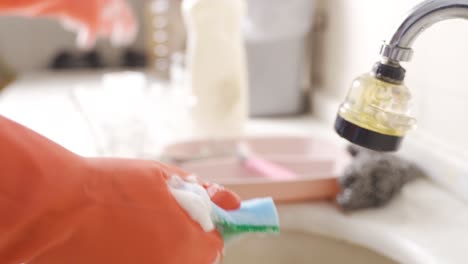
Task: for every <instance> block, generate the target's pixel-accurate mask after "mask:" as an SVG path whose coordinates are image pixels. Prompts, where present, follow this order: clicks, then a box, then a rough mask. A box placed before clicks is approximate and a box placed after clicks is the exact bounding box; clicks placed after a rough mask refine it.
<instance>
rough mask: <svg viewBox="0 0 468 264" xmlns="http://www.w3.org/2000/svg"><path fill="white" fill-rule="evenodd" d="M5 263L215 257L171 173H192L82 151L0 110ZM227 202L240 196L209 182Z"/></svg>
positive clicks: (174, 262) (219, 200) (197, 263)
mask: <svg viewBox="0 0 468 264" xmlns="http://www.w3.org/2000/svg"><path fill="white" fill-rule="evenodd" d="M0 172H1V175H0V216H1V217H0V263H2V264H18V263H28V264H64V263H67V264H83V263H86V264H103V263H112V264H129V263H139V264H146V263H147V264H154V263H160V264H186V263H191V264H211V263H215V260H216V259H218V258H219V257H220V256H221V253H222V250H223V240H222V238H221V237H220V235H219V234H218V232H217V231H215V230H214V231H211V232H204V231H203V230H202V228H201V227H200V225H199V223H197V222H195V221H194V220H192V219H191V218H190V216H189V215H188V213H187V212H186V211H185V210H184V209H183V208H182V207H181V206H180V205H179V204H178V203H177V201H176V200H175V198H174V197H173V196H172V194H171V193H170V192H169V189H168V187H167V184H166V179H168V178H169V177H171V176H172V175H174V174H177V175H180V176H182V177H184V176H186V173H185V172H183V171H181V170H179V169H177V168H174V167H170V166H168V165H164V164H161V163H158V162H155V161H145V160H131V159H98V158H83V157H80V156H77V155H75V154H73V153H71V152H69V151H67V150H65V149H64V148H62V147H60V146H58V145H57V144H55V143H53V142H51V141H49V140H48V139H46V138H44V137H42V136H40V135H39V134H37V133H35V132H33V131H31V130H29V129H27V128H25V127H23V126H21V125H19V124H17V123H15V122H13V121H11V120H9V119H6V118H4V117H2V116H0ZM203 185H204V186H205V188H206V189H207V191H208V193H209V194H210V196H211V197H212V200H213V201H214V202H215V203H216V204H218V205H219V206H221V207H223V208H225V209H236V208H238V207H239V205H240V202H239V198H238V197H237V196H236V195H235V194H233V193H231V192H230V191H227V190H224V189H223V188H221V187H218V186H217V185H211V184H203Z"/></svg>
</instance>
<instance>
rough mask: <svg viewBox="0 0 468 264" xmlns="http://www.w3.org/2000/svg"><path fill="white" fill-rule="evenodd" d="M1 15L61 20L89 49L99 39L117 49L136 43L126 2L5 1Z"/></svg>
mask: <svg viewBox="0 0 468 264" xmlns="http://www.w3.org/2000/svg"><path fill="white" fill-rule="evenodd" d="M0 14H11V15H21V16H28V17H35V16H42V17H51V18H54V19H58V20H60V21H61V22H62V24H63V25H64V26H65V27H66V28H68V29H70V30H73V31H77V32H78V37H77V44H78V46H80V47H84V48H89V47H91V46H92V45H94V43H95V41H96V39H97V38H99V37H106V38H110V40H111V42H112V44H114V45H124V44H129V43H130V42H132V41H133V40H134V38H135V36H136V32H137V23H136V21H135V19H134V16H133V14H132V11H131V9H130V7H129V6H128V3H127V2H126V1H125V0H1V1H0Z"/></svg>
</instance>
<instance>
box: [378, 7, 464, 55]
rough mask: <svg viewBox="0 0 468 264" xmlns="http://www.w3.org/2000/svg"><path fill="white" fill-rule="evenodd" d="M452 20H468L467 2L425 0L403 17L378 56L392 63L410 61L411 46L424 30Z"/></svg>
mask: <svg viewBox="0 0 468 264" xmlns="http://www.w3.org/2000/svg"><path fill="white" fill-rule="evenodd" d="M454 18H463V19H468V0H426V1H424V2H422V3H420V4H419V5H417V6H416V7H415V8H413V9H412V10H411V11H410V12H409V14H408V15H407V16H406V17H405V19H404V20H403V22H402V23H401V24H400V25H399V26H398V28H397V29H396V31H395V32H394V34H393V36H392V37H391V38H390V40H389V41H388V42H384V43H383V44H382V46H381V48H380V55H382V56H383V57H384V58H386V59H388V60H390V61H394V62H400V61H410V60H411V57H412V55H413V50H412V49H411V46H412V44H413V42H414V41H415V40H416V38H417V37H418V36H419V34H420V33H422V32H423V31H424V30H425V29H427V28H428V27H430V26H432V25H433V24H435V23H437V22H439V21H443V20H448V19H454Z"/></svg>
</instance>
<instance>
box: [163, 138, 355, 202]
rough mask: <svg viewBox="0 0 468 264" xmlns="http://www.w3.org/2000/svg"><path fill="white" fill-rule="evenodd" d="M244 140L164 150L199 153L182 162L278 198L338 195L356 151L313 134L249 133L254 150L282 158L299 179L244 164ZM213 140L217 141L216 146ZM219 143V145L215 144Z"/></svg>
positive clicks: (250, 193) (244, 193) (237, 187)
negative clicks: (265, 172)
mask: <svg viewBox="0 0 468 264" xmlns="http://www.w3.org/2000/svg"><path fill="white" fill-rule="evenodd" d="M237 142H239V140H236V139H228V140H222V141H217V142H216V143H213V141H209V140H197V141H189V142H181V143H177V144H173V145H170V146H168V147H167V148H166V149H165V150H164V151H163V156H177V157H186V158H190V157H197V156H199V155H200V153H204V154H207V146H209V150H210V151H211V152H210V153H209V154H210V155H207V156H205V158H203V159H198V160H195V159H194V160H192V161H186V162H183V163H181V164H179V166H180V167H181V168H182V169H184V170H186V171H189V172H192V173H194V174H196V175H198V176H199V177H201V178H203V179H204V180H206V181H209V182H216V183H218V184H221V185H224V186H225V187H227V188H229V189H232V190H233V191H235V192H236V193H238V194H239V195H240V196H241V197H242V198H243V199H249V198H254V197H263V196H271V197H273V198H274V199H275V201H276V202H298V201H305V200H317V199H328V198H332V197H334V196H335V195H336V192H337V191H338V187H337V184H336V178H337V177H339V175H341V174H342V172H343V169H344V168H345V166H346V165H347V164H348V163H349V161H350V157H349V155H348V154H347V152H346V150H345V149H343V148H342V147H339V146H337V145H334V144H332V143H330V142H327V141H324V140H321V139H318V138H313V137H285V136H273V137H272V136H266V137H247V138H243V139H242V142H244V143H247V145H248V146H249V147H250V149H251V150H252V151H254V153H255V154H256V155H257V156H258V157H261V158H262V159H266V160H268V161H270V162H273V163H276V164H277V165H280V166H282V167H284V168H287V169H289V170H290V171H292V172H294V173H295V174H296V175H297V178H296V179H286V180H276V179H275V180H272V179H269V178H266V177H265V176H261V175H257V174H255V173H253V172H252V171H250V170H248V169H247V168H246V167H245V166H243V164H242V162H241V159H239V158H238V156H237V155H236V150H237V149H236V146H237V145H236V144H237ZM210 146H211V147H210ZM213 146H214V147H213Z"/></svg>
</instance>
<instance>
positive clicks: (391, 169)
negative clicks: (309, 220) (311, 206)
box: [336, 145, 424, 211]
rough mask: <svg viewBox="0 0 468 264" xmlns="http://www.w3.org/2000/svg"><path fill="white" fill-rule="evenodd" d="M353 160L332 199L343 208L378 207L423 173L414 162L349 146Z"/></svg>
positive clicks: (350, 209) (346, 209)
mask: <svg viewBox="0 0 468 264" xmlns="http://www.w3.org/2000/svg"><path fill="white" fill-rule="evenodd" d="M348 151H349V153H350V154H351V155H352V156H353V162H352V163H351V164H350V165H349V166H348V167H347V168H346V170H345V172H344V175H343V176H342V177H341V178H340V179H339V181H338V182H339V185H340V187H341V192H340V193H339V194H338V195H337V197H336V201H337V203H338V204H339V205H340V206H341V207H342V208H343V210H345V211H352V210H357V209H364V208H375V207H380V206H383V205H385V204H386V203H388V202H389V201H390V200H391V199H392V198H393V197H394V196H395V195H396V194H397V193H398V192H399V191H400V190H401V188H402V187H403V185H405V184H406V183H407V182H409V181H411V180H413V179H415V178H417V177H421V176H424V172H423V171H422V169H420V168H419V167H418V166H416V165H415V164H413V163H411V162H409V161H406V160H404V159H402V158H399V157H397V156H395V155H392V154H388V153H382V152H377V151H372V150H368V149H365V148H361V147H357V146H354V145H352V146H349V147H348Z"/></svg>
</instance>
